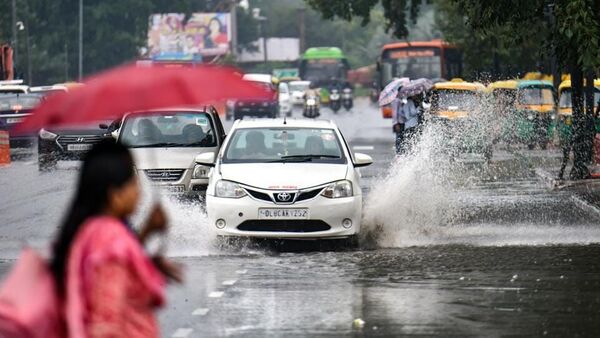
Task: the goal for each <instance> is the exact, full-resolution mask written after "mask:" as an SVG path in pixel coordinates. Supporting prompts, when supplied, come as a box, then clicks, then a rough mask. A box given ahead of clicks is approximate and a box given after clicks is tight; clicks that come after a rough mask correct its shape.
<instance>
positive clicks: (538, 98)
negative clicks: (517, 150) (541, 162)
mask: <svg viewBox="0 0 600 338" xmlns="http://www.w3.org/2000/svg"><path fill="white" fill-rule="evenodd" d="M555 97H556V91H555V89H554V86H553V85H552V83H551V82H549V81H541V80H521V81H518V84H517V100H516V115H515V116H514V118H515V122H516V129H515V131H516V133H517V139H518V140H519V141H520V142H521V143H524V144H526V145H527V147H528V148H529V149H534V148H535V146H536V145H539V146H540V148H542V149H546V147H547V146H548V142H549V141H550V139H551V136H552V132H553V125H554V120H555V119H556V99H555Z"/></svg>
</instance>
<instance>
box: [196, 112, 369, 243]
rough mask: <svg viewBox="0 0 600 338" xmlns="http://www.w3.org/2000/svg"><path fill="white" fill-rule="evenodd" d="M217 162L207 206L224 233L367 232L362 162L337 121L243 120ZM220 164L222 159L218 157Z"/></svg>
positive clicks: (365, 161) (207, 158)
mask: <svg viewBox="0 0 600 338" xmlns="http://www.w3.org/2000/svg"><path fill="white" fill-rule="evenodd" d="M197 162H198V164H202V165H212V166H214V168H213V169H212V170H211V174H210V177H209V185H208V188H207V192H206V195H207V198H206V208H207V213H208V217H209V220H210V224H211V225H212V226H214V227H215V228H216V231H217V234H218V235H222V236H241V237H259V238H292V239H318V238H348V237H355V235H357V234H358V233H359V231H360V221H361V212H362V191H361V188H360V171H359V167H363V166H367V165H370V164H371V163H372V162H373V160H372V159H371V157H370V156H368V155H365V154H359V153H356V154H353V153H351V152H350V148H349V147H348V144H347V143H346V141H345V140H344V138H343V136H342V134H341V132H340V130H339V129H338V128H337V126H336V125H335V124H334V123H333V122H331V121H319V120H293V119H288V120H287V121H285V120H283V119H274V120H242V121H236V122H235V123H234V125H233V127H232V130H231V132H230V134H229V135H228V136H227V138H226V140H225V142H224V144H223V147H222V149H221V150H220V152H219V154H218V158H217V160H216V161H214V157H213V156H212V155H211V154H209V153H206V154H203V155H200V156H198V158H197ZM213 162H214V163H213Z"/></svg>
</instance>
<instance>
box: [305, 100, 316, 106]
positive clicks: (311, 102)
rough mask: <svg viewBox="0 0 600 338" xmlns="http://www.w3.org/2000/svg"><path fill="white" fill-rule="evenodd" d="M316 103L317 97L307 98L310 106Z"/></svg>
mask: <svg viewBox="0 0 600 338" xmlns="http://www.w3.org/2000/svg"><path fill="white" fill-rule="evenodd" d="M316 103H317V101H316V100H315V99H308V100H306V104H307V105H309V106H312V105H314V104H316Z"/></svg>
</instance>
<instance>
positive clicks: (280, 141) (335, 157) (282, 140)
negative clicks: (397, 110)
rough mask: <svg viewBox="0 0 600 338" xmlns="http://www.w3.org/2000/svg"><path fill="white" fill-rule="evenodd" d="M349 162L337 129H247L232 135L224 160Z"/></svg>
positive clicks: (242, 161) (228, 161) (232, 161)
mask: <svg viewBox="0 0 600 338" xmlns="http://www.w3.org/2000/svg"><path fill="white" fill-rule="evenodd" d="M287 161H290V162H291V161H298V162H312V163H346V158H345V156H344V152H343V151H342V147H341V142H340V140H339V139H338V137H337V134H336V133H335V131H334V130H333V129H325V128H243V129H237V130H235V131H234V132H233V134H232V135H231V140H230V142H229V143H228V145H227V149H226V150H225V156H224V158H223V163H236V162H239V163H248V162H251V163H261V162H287Z"/></svg>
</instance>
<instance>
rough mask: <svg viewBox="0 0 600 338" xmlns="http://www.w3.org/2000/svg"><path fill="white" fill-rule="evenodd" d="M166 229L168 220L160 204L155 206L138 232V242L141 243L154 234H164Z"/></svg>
mask: <svg viewBox="0 0 600 338" xmlns="http://www.w3.org/2000/svg"><path fill="white" fill-rule="evenodd" d="M167 229H168V220H167V215H166V214H165V211H164V210H163V207H162V205H161V204H155V205H154V207H153V208H152V211H151V212H150V215H149V216H148V219H147V220H146V223H144V225H143V226H142V230H141V231H140V241H141V242H142V244H143V243H145V242H146V240H147V239H148V238H149V237H150V236H151V235H152V234H154V233H164V232H166V231H167Z"/></svg>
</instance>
